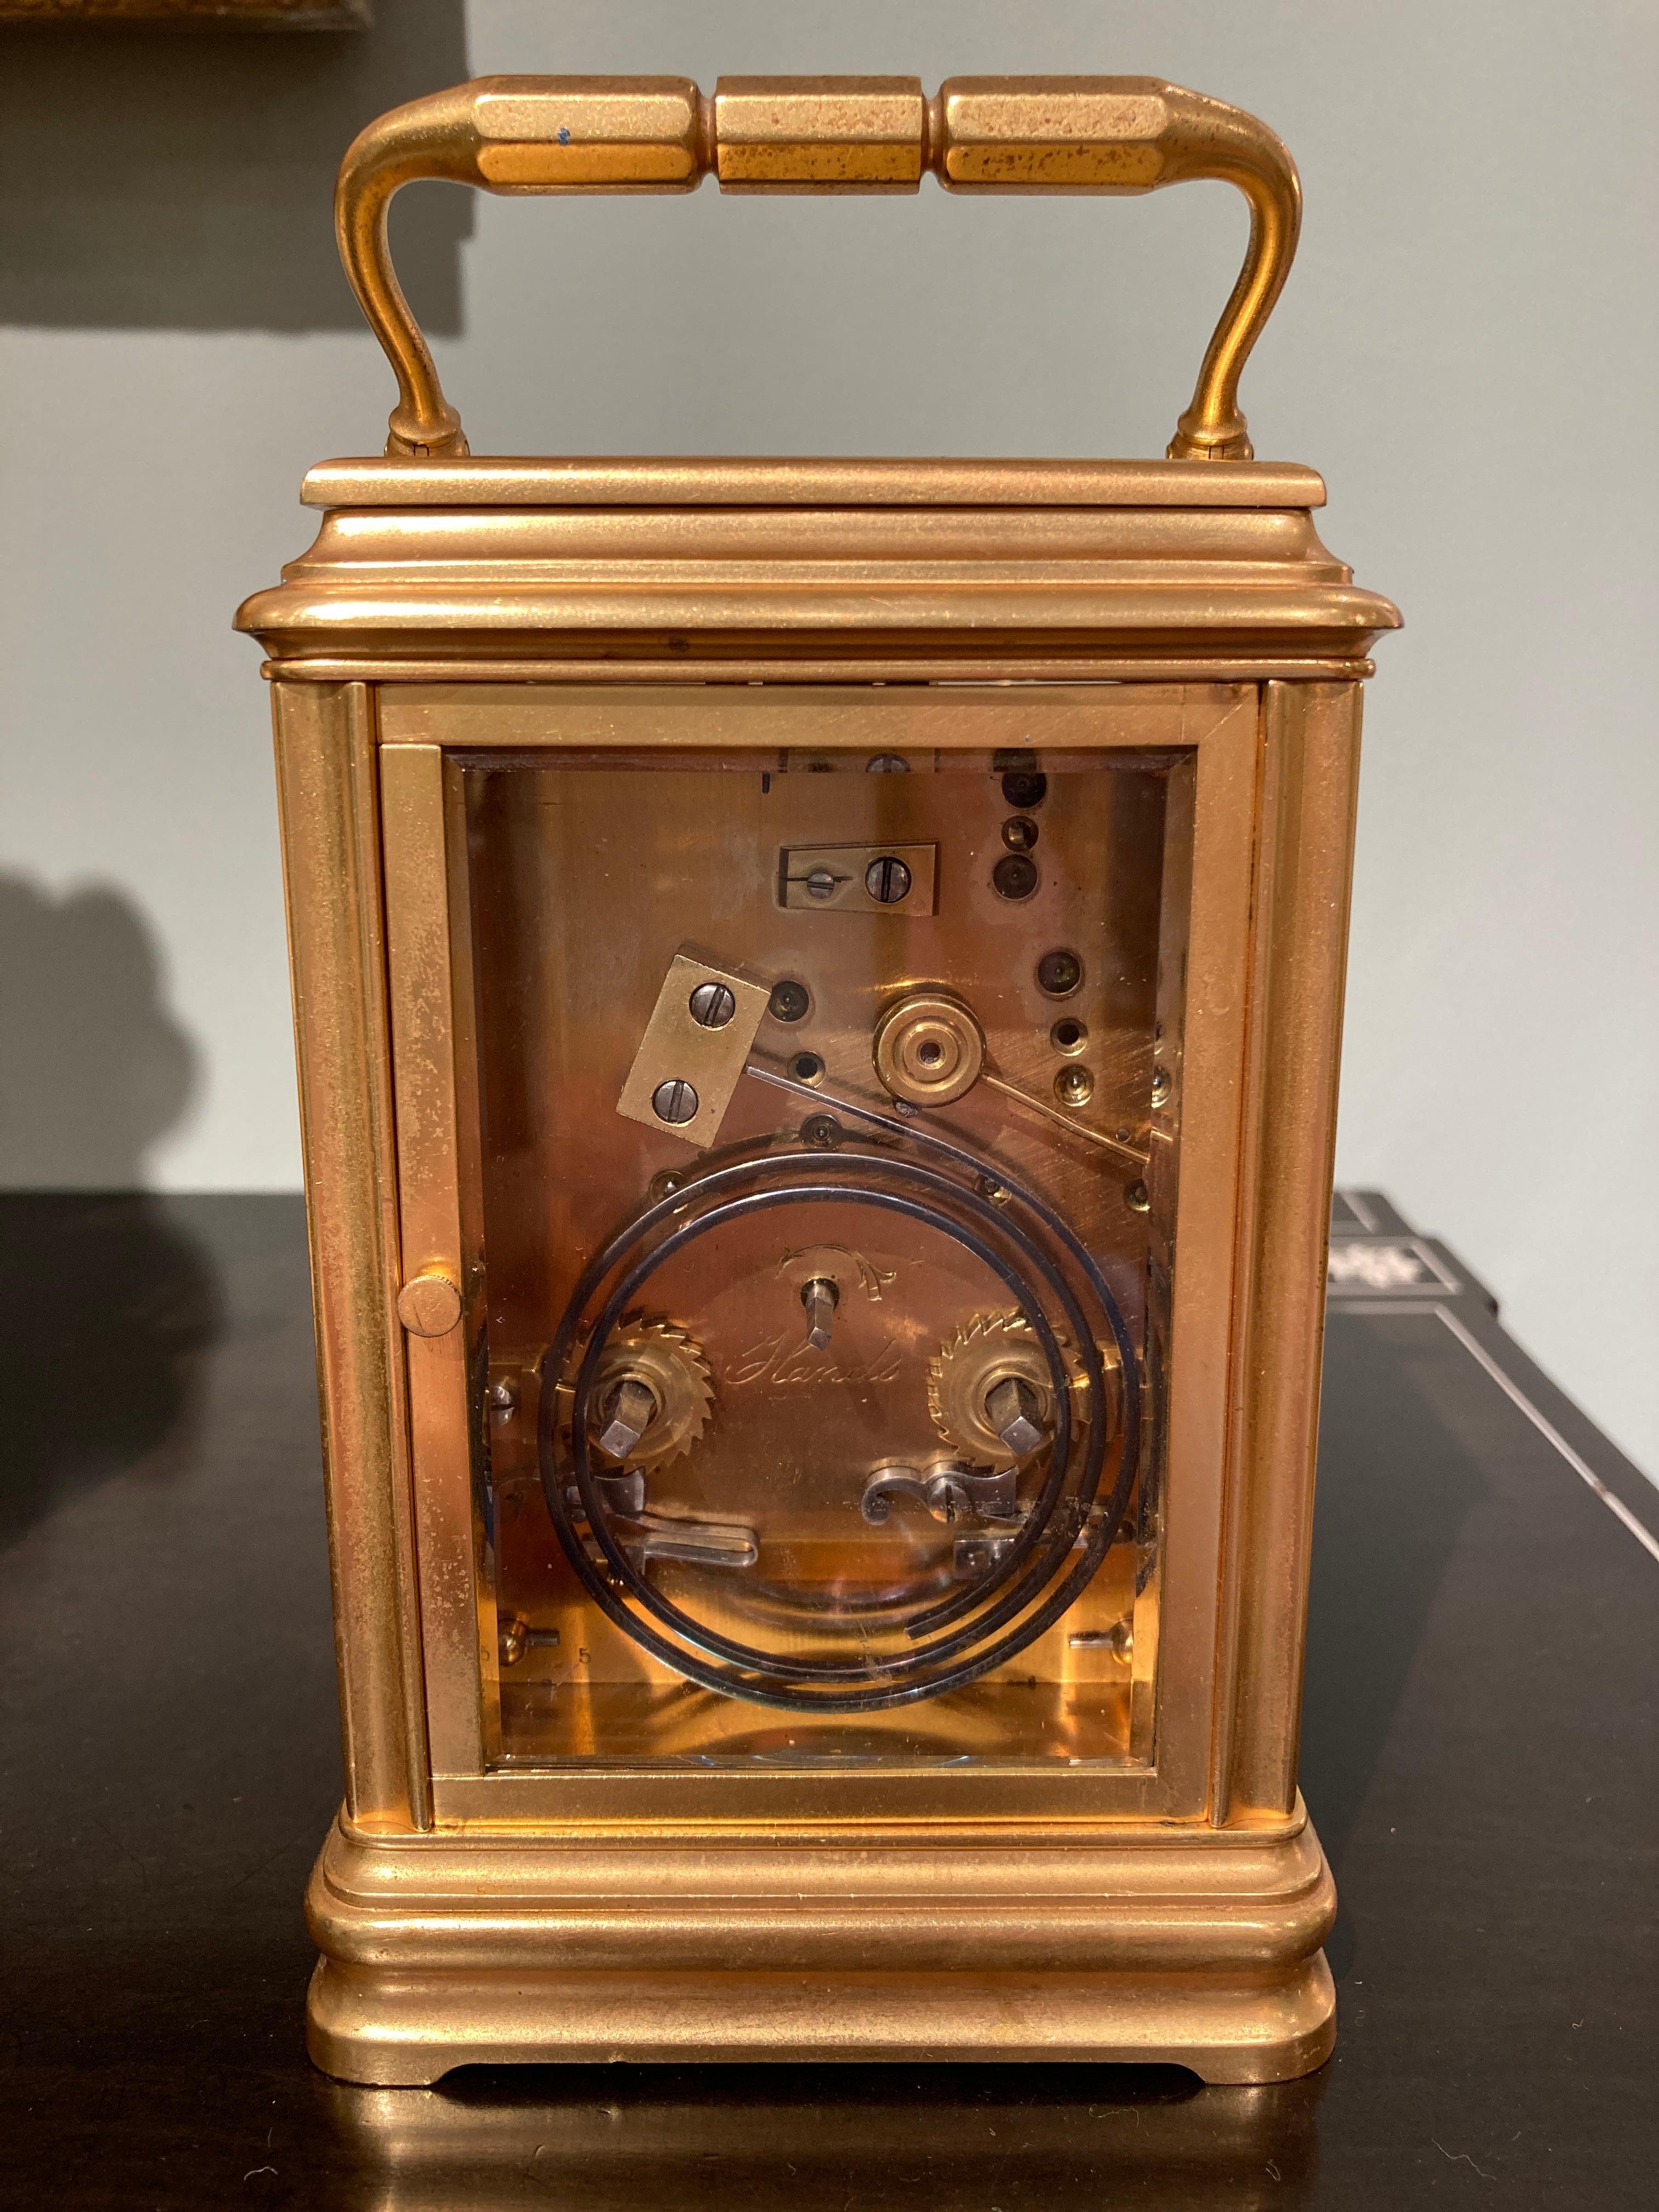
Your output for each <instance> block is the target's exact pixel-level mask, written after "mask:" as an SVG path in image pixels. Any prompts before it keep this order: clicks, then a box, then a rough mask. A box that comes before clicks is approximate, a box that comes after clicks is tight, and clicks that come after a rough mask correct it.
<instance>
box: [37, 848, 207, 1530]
mask: <svg viewBox="0 0 1659 2212" xmlns="http://www.w3.org/2000/svg"><path fill="white" fill-rule="evenodd" d="M159 978H160V963H159V962H158V960H157V957H156V953H155V942H154V939H153V938H152V936H151V933H150V931H149V925H148V924H147V923H146V922H145V921H144V919H143V915H140V914H139V913H138V912H137V909H136V908H133V907H132V906H131V905H130V904H129V903H128V902H127V901H126V900H125V898H123V897H122V896H121V895H120V894H119V893H118V892H116V891H112V890H82V891H77V892H73V893H71V894H70V896H67V897H64V898H62V899H55V898H53V897H52V896H51V895H50V894H49V893H47V892H46V891H43V890H40V889H39V888H38V887H37V886H35V885H33V884H29V883H27V882H25V881H22V880H21V879H20V878H17V877H15V876H11V877H0V1037H3V1038H4V1040H5V1046H4V1051H3V1054H0V1183H4V1184H9V1185H11V1186H14V1188H11V1189H9V1190H7V1191H4V1192H3V1193H0V1253H3V1264H0V1409H3V1412H0V1546H4V1545H8V1544H10V1543H12V1542H14V1541H15V1540H16V1539H17V1538H18V1537H19V1536H21V1534H23V1532H24V1530H25V1529H26V1528H28V1527H29V1526H30V1525H31V1524H32V1523H33V1522H35V1521H37V1520H39V1519H40V1518H42V1517H43V1516H46V1515H47V1514H49V1513H51V1512H52V1511H53V1510H56V1509H57V1508H58V1506H59V1505H61V1504H65V1503H67V1502H68V1501H69V1500H70V1498H73V1497H74V1496H76V1494H78V1493H79V1492H82V1491H84V1490H86V1489H88V1488H90V1487H93V1486H95V1485H97V1484H98V1483H100V1482H102V1481H105V1480H107V1479H108V1478H109V1477H110V1476H112V1475H114V1474H121V1473H123V1472H125V1471H126V1470H128V1469H130V1468H134V1467H136V1466H141V1465H145V1464H146V1463H148V1465H149V1468H150V1470H151V1471H153V1472H155V1473H157V1474H162V1473H165V1471H166V1469H167V1468H168V1467H169V1466H171V1465H173V1464H174V1463H175V1462H176V1461H177V1460H178V1458H179V1454H180V1452H181V1451H182V1450H183V1449H185V1448H186V1447H187V1445H188V1441H189V1437H190V1433H191V1420H192V1417H193V1414H194V1410H195V1405H196V1400H197V1373H198V1367H199V1363H200V1358H201V1355H202V1354H203V1353H204V1352H205V1351H206V1350H207V1348H208V1346H210V1344H211V1343H212V1342H213V1340H214V1339H215V1338H216V1335H217V1334H218V1331H219V1325H220V1311H221V1306H222V1294H221V1290H220V1284H219V1277H218V1273H217V1270H216V1267H214V1265H213V1263H212V1261H210V1258H209V1257H208V1255H207V1254H206V1252H205V1251H204V1249H203V1248H202V1247H201V1246H200V1245H199V1244H198V1243H197V1241H196V1240H195V1239H194V1238H193V1237H191V1236H189V1235H187V1234H186V1233H185V1231H183V1230H182V1228H181V1227H180V1226H179V1225H178V1224H177V1223H176V1222H173V1221H171V1220H169V1219H168V1218H167V1206H166V1202H165V1200H159V1199H156V1198H152V1197H150V1196H148V1195H147V1194H143V1192H141V1191H138V1190H137V1189H136V1188H134V1187H135V1186H136V1185H137V1184H138V1183H139V1182H141V1181H142V1180H143V1172H144V1158H145V1154H146V1153H147V1152H148V1151H149V1148H150V1147H151V1146H153V1145H154V1144H155V1142H156V1140H157V1139H158V1138H160V1137H161V1136H163V1135H164V1134H165V1133H167V1130H169V1129H171V1128H173V1127H175V1126H176V1125H177V1123H178V1121H179V1119H180V1117H181V1116H182V1115H183V1114H184V1112H185V1109H186V1107H187V1106H188V1104H189V1103H190V1099H191V1093H192V1091H194V1089H195V1084H196V1071H197V1055H196V1051H195V1048H194V1047H193V1045H192V1044H191V1041H190V1039H189V1037H188V1036H185V1032H184V1031H183V1030H181V1029H180V1028H179V1025H178V1024H177V1022H176V1021H174V1019H173V1017H172V1015H171V1014H170V1013H169V1012H167V1008H166V1007H165V1006H163V1005H162V1004H161V998H160V994H159V990H158V984H159ZM20 1184H21V1185H25V1186H28V1188H22V1189H19V1188H15V1186H17V1185H20ZM54 1186H56V1188H54ZM66 1187H67V1188H66Z"/></svg>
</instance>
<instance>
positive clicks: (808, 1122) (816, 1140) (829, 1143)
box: [800, 1114, 841, 1152]
mask: <svg viewBox="0 0 1659 2212" xmlns="http://www.w3.org/2000/svg"><path fill="white" fill-rule="evenodd" d="M800 1140H801V1142H802V1144H804V1145H816V1146H817V1148H818V1150H819V1151H820V1152H829V1151H830V1150H831V1149H832V1148H833V1147H834V1146H836V1145H838V1144H839V1143H840V1142H841V1123H840V1122H839V1121H836V1117H835V1115H833V1114H809V1115H807V1117H806V1119H805V1121H803V1122H802V1123H801V1125H800Z"/></svg>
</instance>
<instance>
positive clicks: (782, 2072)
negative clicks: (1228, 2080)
mask: <svg viewBox="0 0 1659 2212" xmlns="http://www.w3.org/2000/svg"><path fill="white" fill-rule="evenodd" d="M1326 2078H1327V2077H1326V2075H1325V2074H1324V2073H1323V2072H1322V2073H1319V2074H1315V2075H1309V2076H1307V2077H1306V2078H1305V2079H1304V2080H1302V2081H1285V2082H1279V2083H1275V2084H1273V2085H1270V2086H1267V2087H1251V2088H1204V2087H1201V2086H1200V2084H1199V2082H1198V2081H1196V2080H1195V2079H1194V2076H1192V2075H1188V2074H1186V2073H1183V2072H1182V2070H1181V2069H1178V2068H1175V2067H1110V2066H1105V2067H1088V2066H1055V2067H1047V2066H1011V2067H989V2066H983V2067H954V2066H948V2067H947V2066H933V2067H878V2066H835V2067H784V2066H779V2067H705V2068H702V2069H697V2068H691V2067H647V2066H615V2067H568V2068H565V2067H521V2068H506V2067H501V2068H484V2067H474V2068H467V2069H463V2070H462V2071H460V2072H458V2073H456V2074H453V2075H450V2076H448V2078H447V2080H446V2081H444V2082H442V2083H441V2084H440V2085H439V2087H437V2088H435V2089H362V2088H354V2087H348V2086H347V2085H346V2084H344V2083H342V2082H337V2081H325V2080H323V2079H322V2078H321V2077H320V2076H319V2080H318V2085H317V2093H318V2096H319V2100H321V2103H322V2105H323V2106H324V2109H325V2112H326V2114H327V2117H328V2118H329V2121H330V2123H331V2126H332V2128H333V2130H335V2132H336V2135H337V2138H338V2140H339V2143H340V2148H341V2150H342V2151H343V2153H344V2154H345V2155H344V2157H343V2160H342V2163H343V2165H345V2166H348V2167H349V2169H351V2170H353V2171H354V2172H355V2173H356V2175H357V2177H358V2178H359V2179H360V2181H361V2182H363V2183H366V2184H367V2185H368V2186H367V2187H365V2188H363V2189H362V2193H361V2194H357V2193H355V2192H354V2196H353V2199H352V2201H353V2203H356V2204H373V2205H374V2206H377V2207H384V2208H385V2212H425V2208H428V2207H430V2208H432V2212H471V2208H478V2212H483V2208H484V2207H489V2208H490V2212H510V2208H513V2207H514V2206H519V2205H532V2204H534V2205H538V2206H542V2207H546V2206H548V2205H550V2204H556V2205H567V2204H568V2205H571V2206H576V2205H580V2207H581V2208H582V2212H634V2208H644V2207H647V2206H648V2207H650V2208H651V2212H662V2208H663V2207H665V2206H668V2205H672V2206H674V2207H676V2208H685V2212H695V2208H698V2207H702V2206H704V2205H707V2206H710V2207H713V2206H716V2205H718V2206H719V2207H720V2212H737V2208H739V2207H743V2206H746V2205H753V2206H757V2207H758V2206H761V2205H765V2206H768V2207H775V2206H783V2207H786V2208H787V2212H820V2208H822V2209H823V2212H848V2207H849V2206H856V2207H857V2208H859V2212H884V2208H887V2207H892V2208H894V2212H897V2208H900V2207H902V2208H903V2212H917V2208H918V2207H919V2206H921V2205H925V2206H926V2207H927V2212H945V2208H950V2207H954V2206H957V2205H961V2206H963V2207H967V2206H970V2205H971V2206H973V2207H975V2208H976V2212H987V2208H997V2212H1015V2209H1016V2208H1018V2207H1026V2206H1031V2207H1035V2206H1038V2205H1041V2206H1042V2208H1043V2212H1066V2208H1067V2207H1073V2206H1075V2207H1078V2208H1082V2207H1084V2206H1085V2205H1086V2206H1088V2207H1090V2208H1091V2212H1097V2208H1098V2207H1099V2206H1100V2205H1101V2204H1102V2203H1104V2202H1106V2201H1110V2202H1111V2203H1137V2204H1140V2203H1144V2204H1146V2205H1149V2206H1151V2205H1157V2206H1158V2207H1160V2208H1164V2207H1170V2208H1177V2207H1188V2206H1191V2207H1195V2208H1196V2207H1208V2206H1212V2205H1213V2206H1217V2207H1220V2206H1223V2205H1225V2206H1226V2207H1227V2208H1228V2212H1250V2208H1253V2207H1255V2206H1256V2205H1258V2204H1259V2205H1263V2206H1265V2205H1268V2204H1272V2205H1274V2206H1278V2207H1286V2206H1294V2205H1297V2204H1301V2203H1305V2202H1306V2201H1307V2199H1308V2196H1309V2192H1310V2189H1311V2186H1312V2183H1313V2179H1314V2176H1315V2172H1316V2165H1317V2139H1316V2127H1315V2114H1316V2107H1317V2106H1318V2103H1319V2100H1320V2097H1321V2096H1322V2093H1323V2090H1324V2085H1325V2081H1326Z"/></svg>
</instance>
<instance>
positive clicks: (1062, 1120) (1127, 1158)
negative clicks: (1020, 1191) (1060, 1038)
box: [981, 1068, 1149, 1168]
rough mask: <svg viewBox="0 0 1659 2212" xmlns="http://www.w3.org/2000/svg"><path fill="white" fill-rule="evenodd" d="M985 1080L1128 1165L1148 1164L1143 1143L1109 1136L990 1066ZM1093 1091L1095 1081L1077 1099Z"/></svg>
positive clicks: (1084, 1101)
mask: <svg viewBox="0 0 1659 2212" xmlns="http://www.w3.org/2000/svg"><path fill="white" fill-rule="evenodd" d="M981 1080H982V1081H983V1082H985V1083H987V1084H988V1085H989V1086H990V1088H991V1089H992V1090H993V1091H1000V1092H1001V1094H1002V1096H1003V1097H1005V1098H1012V1100H1013V1101H1014V1103H1016V1105H1019V1106H1023V1107H1024V1109H1025V1110H1026V1112H1027V1113H1028V1114H1035V1115H1037V1116H1038V1117H1039V1118H1040V1119H1041V1120H1042V1121H1052V1122H1053V1123H1054V1127H1056V1128H1060V1129H1064V1130H1065V1131H1066V1134H1067V1135H1068V1136H1072V1137H1082V1138H1084V1139H1086V1140H1087V1142H1088V1143H1090V1144H1091V1145H1098V1146H1099V1147H1100V1149H1101V1151H1102V1152H1110V1153H1111V1154H1112V1155H1113V1157H1114V1158H1116V1159H1120V1160H1121V1161H1123V1162H1124V1164H1126V1165H1127V1166H1129V1167H1135V1168H1144V1167H1145V1166H1146V1162H1147V1159H1148V1158H1149V1155H1148V1153H1147V1152H1146V1150H1145V1149H1144V1147H1142V1146H1139V1145H1127V1144H1125V1143H1124V1142H1123V1141H1122V1139H1121V1138H1118V1137H1109V1136H1108V1135H1107V1133H1106V1132H1105V1131H1104V1130H1103V1129H1097V1128H1095V1127H1092V1125H1091V1123H1089V1122H1087V1121H1079V1119H1078V1117H1077V1115H1076V1114H1075V1113H1067V1112H1065V1111H1063V1110H1062V1109H1060V1108H1058V1107H1056V1106H1055V1105H1054V1103H1053V1102H1052V1100H1050V1099H1047V1098H1039V1097H1036V1095H1035V1094H1034V1093H1033V1092H1031V1091H1022V1090H1021V1088H1020V1086H1019V1085H1018V1084H1017V1083H1010V1082H1009V1081H1008V1079H1007V1078H1006V1076H1001V1075H997V1074H994V1073H993V1072H992V1071H991V1070H990V1069H989V1068H986V1069H984V1070H983V1071H982V1072H981ZM1062 1080H1063V1079H1062ZM1092 1095H1093V1086H1092V1085H1091V1087H1090V1090H1089V1091H1087V1092H1085V1094H1084V1096H1083V1097H1081V1098H1079V1099H1078V1100H1077V1101H1076V1102H1075V1103H1077V1104H1079V1105H1086V1104H1087V1103H1088V1101H1089V1098H1090V1097H1091V1096H1092Z"/></svg>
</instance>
